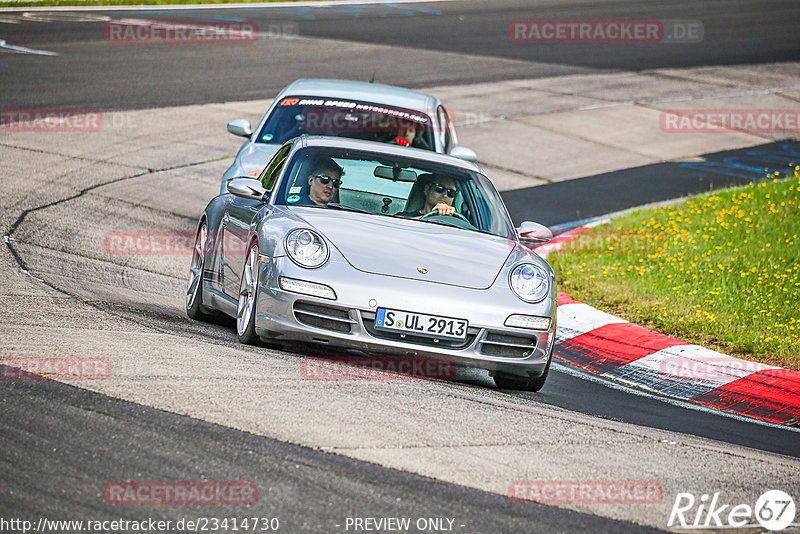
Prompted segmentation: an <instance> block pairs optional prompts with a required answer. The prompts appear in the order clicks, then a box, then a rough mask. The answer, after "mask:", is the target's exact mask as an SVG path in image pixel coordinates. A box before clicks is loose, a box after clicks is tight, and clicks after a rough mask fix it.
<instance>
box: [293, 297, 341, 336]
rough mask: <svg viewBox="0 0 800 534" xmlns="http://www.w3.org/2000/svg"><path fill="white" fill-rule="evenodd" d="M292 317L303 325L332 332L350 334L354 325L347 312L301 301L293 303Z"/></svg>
mask: <svg viewBox="0 0 800 534" xmlns="http://www.w3.org/2000/svg"><path fill="white" fill-rule="evenodd" d="M294 317H295V319H297V322H299V323H303V324H304V325H308V326H313V327H315V328H322V329H324V330H332V331H334V332H344V333H347V332H350V331H351V329H352V325H354V324H356V322H355V321H354V320H352V319H351V318H350V312H349V311H348V310H343V309H341V308H334V307H332V306H325V305H322V304H312V303H310V302H302V301H297V302H295V303H294Z"/></svg>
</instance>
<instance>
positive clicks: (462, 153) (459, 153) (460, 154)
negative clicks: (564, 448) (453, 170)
mask: <svg viewBox="0 0 800 534" xmlns="http://www.w3.org/2000/svg"><path fill="white" fill-rule="evenodd" d="M450 155H451V156H453V157H454V158H458V159H463V160H464V161H473V162H475V161H478V155H477V154H476V153H475V152H474V151H473V150H470V149H469V148H467V147H465V146H457V147H455V148H453V150H451V151H450Z"/></svg>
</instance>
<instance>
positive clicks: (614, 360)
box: [559, 318, 684, 374]
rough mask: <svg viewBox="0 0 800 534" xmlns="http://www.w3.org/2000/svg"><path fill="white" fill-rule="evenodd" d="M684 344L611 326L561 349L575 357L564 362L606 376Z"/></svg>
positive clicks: (620, 325) (636, 329) (631, 326)
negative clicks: (642, 359)
mask: <svg viewBox="0 0 800 534" xmlns="http://www.w3.org/2000/svg"><path fill="white" fill-rule="evenodd" d="M559 321H560V318H559ZM682 344H684V342H683V341H681V340H679V339H675V338H671V337H669V336H665V335H663V334H657V333H655V332H651V331H650V330H648V329H646V328H644V327H641V326H639V325H636V324H633V323H611V324H607V325H604V326H601V327H599V328H595V329H594V330H592V331H590V332H587V333H585V334H581V335H579V336H576V337H574V338H572V339H570V340H568V341H566V342H565V343H563V344H562V345H561V346H562V347H563V348H565V349H567V350H568V351H570V352H571V353H572V355H573V357H572V358H569V357H566V358H564V359H567V360H569V361H571V362H572V363H574V364H576V365H579V366H581V367H583V368H584V369H588V370H590V371H592V372H595V373H600V374H603V373H607V372H609V371H611V370H613V369H617V368H618V367H621V366H625V365H626V364H629V363H631V362H633V361H635V360H639V359H641V358H644V357H645V356H648V355H651V354H653V353H657V352H658V351H660V350H661V349H664V348H667V347H672V346H674V345H682ZM573 351H574V352H573ZM559 355H560V354H559Z"/></svg>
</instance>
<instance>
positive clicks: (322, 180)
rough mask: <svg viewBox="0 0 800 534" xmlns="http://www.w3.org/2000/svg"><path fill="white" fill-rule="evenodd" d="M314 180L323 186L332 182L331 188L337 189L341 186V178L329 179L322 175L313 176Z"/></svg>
mask: <svg viewBox="0 0 800 534" xmlns="http://www.w3.org/2000/svg"><path fill="white" fill-rule="evenodd" d="M314 178H316V179H317V180H319V181H320V183H321V184H323V185H328V184H329V183H331V182H333V187H339V186H340V185H342V180H341V178H331V177H330V176H325V175H324V174H315V175H314Z"/></svg>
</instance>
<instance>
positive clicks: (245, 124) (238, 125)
mask: <svg viewBox="0 0 800 534" xmlns="http://www.w3.org/2000/svg"><path fill="white" fill-rule="evenodd" d="M228 132H230V133H232V134H233V135H238V136H239V137H250V136H251V135H253V129H252V128H251V127H250V121H248V120H245V119H235V120H232V121H231V122H229V123H228Z"/></svg>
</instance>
